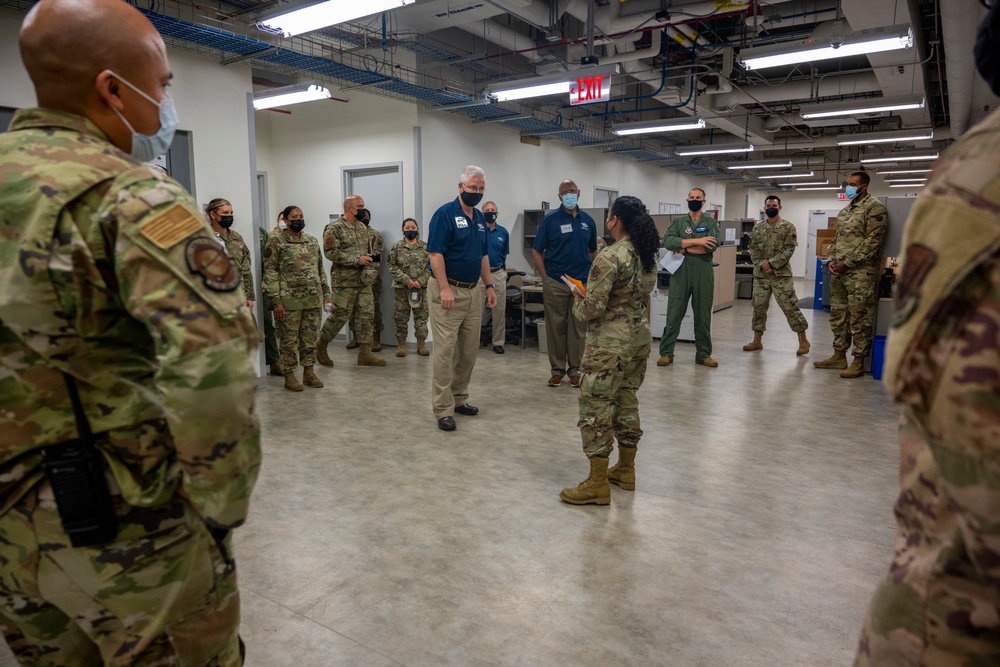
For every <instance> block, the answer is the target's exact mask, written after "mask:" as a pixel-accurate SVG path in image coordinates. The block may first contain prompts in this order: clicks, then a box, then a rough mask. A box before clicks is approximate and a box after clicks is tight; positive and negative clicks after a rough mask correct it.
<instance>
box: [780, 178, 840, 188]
mask: <svg viewBox="0 0 1000 667" xmlns="http://www.w3.org/2000/svg"><path fill="white" fill-rule="evenodd" d="M829 183H830V179H826V180H825V181H806V182H804V183H778V187H779V188H790V187H794V186H796V185H828V184H829Z"/></svg>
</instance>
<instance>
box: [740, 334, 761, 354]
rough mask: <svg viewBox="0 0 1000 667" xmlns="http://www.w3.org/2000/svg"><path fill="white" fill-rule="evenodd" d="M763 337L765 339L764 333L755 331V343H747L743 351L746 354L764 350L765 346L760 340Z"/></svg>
mask: <svg viewBox="0 0 1000 667" xmlns="http://www.w3.org/2000/svg"><path fill="white" fill-rule="evenodd" d="M763 337H764V332H763V331H754V332H753V342H752V343H747V344H746V345H744V346H743V351H744V352H753V351H754V350H763V349H764V344H763V343H762V342H760V339H761V338H763Z"/></svg>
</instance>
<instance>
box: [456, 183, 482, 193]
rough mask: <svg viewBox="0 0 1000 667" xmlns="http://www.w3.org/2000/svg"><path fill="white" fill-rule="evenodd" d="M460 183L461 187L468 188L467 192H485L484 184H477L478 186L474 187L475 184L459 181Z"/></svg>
mask: <svg viewBox="0 0 1000 667" xmlns="http://www.w3.org/2000/svg"><path fill="white" fill-rule="evenodd" d="M460 185H461V186H462V187H463V188H465V189H466V190H468V191H469V192H478V193H480V194H482V193H484V192H486V186H485V185H482V186H479V187H476V186H475V185H466V184H465V183H461V184H460Z"/></svg>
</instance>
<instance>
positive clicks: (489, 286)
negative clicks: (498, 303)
mask: <svg viewBox="0 0 1000 667" xmlns="http://www.w3.org/2000/svg"><path fill="white" fill-rule="evenodd" d="M486 289H491V290H493V291H494V292H495V291H496V289H497V288H496V287H494V286H493V283H490V284H489V285H487V286H486Z"/></svg>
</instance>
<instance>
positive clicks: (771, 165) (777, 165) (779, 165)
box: [726, 160, 792, 170]
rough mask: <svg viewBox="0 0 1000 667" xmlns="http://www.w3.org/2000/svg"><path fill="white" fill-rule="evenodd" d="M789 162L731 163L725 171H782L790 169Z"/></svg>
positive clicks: (790, 163)
mask: <svg viewBox="0 0 1000 667" xmlns="http://www.w3.org/2000/svg"><path fill="white" fill-rule="evenodd" d="M791 166H792V161H791V160H759V161H757V162H733V163H732V164H727V165H726V169H733V170H735V169H784V168H785V167H791Z"/></svg>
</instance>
